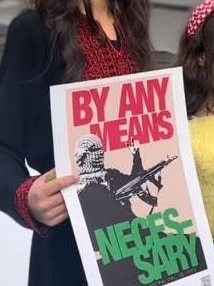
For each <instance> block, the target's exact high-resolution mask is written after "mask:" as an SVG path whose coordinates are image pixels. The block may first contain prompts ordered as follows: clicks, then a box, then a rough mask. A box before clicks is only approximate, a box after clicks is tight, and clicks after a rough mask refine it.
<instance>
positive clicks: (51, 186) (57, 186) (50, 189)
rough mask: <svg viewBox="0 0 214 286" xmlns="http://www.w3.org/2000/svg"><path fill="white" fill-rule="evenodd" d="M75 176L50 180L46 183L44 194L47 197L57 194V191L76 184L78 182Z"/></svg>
mask: <svg viewBox="0 0 214 286" xmlns="http://www.w3.org/2000/svg"><path fill="white" fill-rule="evenodd" d="M78 180H79V179H78V177H77V176H74V175H73V176H65V177H61V178H58V179H54V180H51V181H49V182H47V183H46V187H45V188H46V192H47V194H48V195H49V196H51V195H54V194H55V193H58V191H59V190H63V189H64V188H67V187H68V186H70V185H72V184H76V183H77V182H78Z"/></svg>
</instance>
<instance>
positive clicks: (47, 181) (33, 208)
mask: <svg viewBox="0 0 214 286" xmlns="http://www.w3.org/2000/svg"><path fill="white" fill-rule="evenodd" d="M77 182H78V178H77V177H76V176H65V177H61V178H56V172H55V170H54V169H53V170H51V171H49V172H47V173H45V174H44V175H42V176H40V177H39V178H38V179H36V180H35V181H34V183H33V185H32V186H31V188H30V190H29V193H28V206H29V210H30V213H31V215H32V216H33V218H34V219H36V220H37V221H38V222H41V223H43V224H45V225H47V226H49V227H53V226H56V225H58V224H60V223H61V222H63V221H64V220H65V219H67V218H68V212H67V209H66V206H65V202H64V199H63V197H62V194H61V192H60V190H62V189H64V188H66V187H68V186H70V185H72V184H75V183H77Z"/></svg>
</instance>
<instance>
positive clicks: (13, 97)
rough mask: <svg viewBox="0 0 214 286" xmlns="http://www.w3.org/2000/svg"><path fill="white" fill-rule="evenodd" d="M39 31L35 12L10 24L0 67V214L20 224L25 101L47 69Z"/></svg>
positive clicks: (40, 30) (24, 15) (25, 122)
mask: <svg viewBox="0 0 214 286" xmlns="http://www.w3.org/2000/svg"><path fill="white" fill-rule="evenodd" d="M41 27H42V24H41V19H39V16H38V15H37V14H36V12H26V13H25V14H22V15H20V16H18V17H17V18H16V19H15V20H13V22H12V23H11V25H10V27H9V29H8V34H7V40H6V44H5V50H4V54H3V58H2V62H1V66H0V210H1V211H4V212H5V213H7V214H8V215H10V216H11V217H13V218H14V219H15V220H16V221H17V222H19V223H21V224H23V221H22V220H21V218H20V216H19V214H18V212H17V211H16V208H15V205H14V198H15V193H16V190H17V189H18V187H19V186H20V185H21V184H22V183H23V182H24V181H26V180H27V179H28V178H29V173H28V170H27V168H26V166H25V158H26V149H27V146H26V142H27V138H26V133H27V132H26V125H27V122H28V120H30V118H26V101H27V102H29V100H27V98H28V96H29V95H30V93H32V92H33V90H35V89H34V84H33V82H35V81H36V79H37V78H39V75H42V72H43V70H44V69H45V66H46V61H47V59H46V58H47V56H46V52H47V51H46V50H47V49H46V47H47V43H46V42H45V41H44V38H45V37H44V31H43V30H44V28H41ZM40 80H41V79H38V82H37V83H36V90H37V92H39V89H40V83H39V81H40ZM42 86H43V84H42V83H41V87H42ZM29 108H32V107H29Z"/></svg>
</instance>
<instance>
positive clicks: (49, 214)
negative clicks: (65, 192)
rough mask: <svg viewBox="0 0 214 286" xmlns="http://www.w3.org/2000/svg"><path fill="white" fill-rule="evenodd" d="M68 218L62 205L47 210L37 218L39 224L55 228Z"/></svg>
mask: <svg viewBox="0 0 214 286" xmlns="http://www.w3.org/2000/svg"><path fill="white" fill-rule="evenodd" d="M67 218H68V212H67V209H66V206H65V204H64V203H62V204H61V205H58V206H57V207H55V208H51V209H47V210H46V212H41V213H40V217H39V218H38V219H39V221H40V222H42V223H43V224H45V225H47V226H50V227H52V226H56V225H57V224H59V223H61V222H63V221H64V220H65V219H67Z"/></svg>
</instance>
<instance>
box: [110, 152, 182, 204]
mask: <svg viewBox="0 0 214 286" xmlns="http://www.w3.org/2000/svg"><path fill="white" fill-rule="evenodd" d="M177 158H178V156H174V157H171V158H169V159H168V160H162V161H161V162H159V163H157V164H156V165H155V166H153V167H151V168H150V169H148V170H142V171H140V172H139V173H138V175H137V176H136V177H135V178H134V179H132V180H131V181H130V182H128V183H127V184H125V185H124V186H122V187H121V188H119V189H118V190H117V191H116V192H115V196H116V200H119V201H120V202H121V203H122V204H125V202H124V201H125V200H127V199H129V198H130V197H132V196H133V195H138V196H139V197H140V198H141V199H142V200H143V201H145V202H146V203H147V204H150V205H152V206H156V205H157V197H154V196H152V195H151V194H150V193H149V190H148V188H147V189H146V190H143V189H142V188H141V185H142V184H143V183H145V182H146V181H150V182H152V183H153V184H154V185H156V186H157V188H158V189H159V190H160V189H161V188H162V187H163V185H162V184H161V177H160V176H159V178H158V180H157V179H156V178H155V177H154V176H155V174H157V173H158V172H160V171H161V170H162V169H163V168H165V167H166V166H167V165H168V164H170V163H171V162H172V161H174V160H175V159H177Z"/></svg>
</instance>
